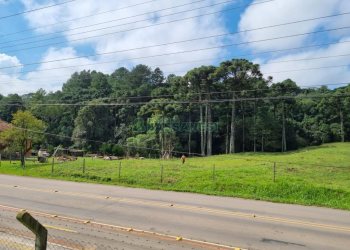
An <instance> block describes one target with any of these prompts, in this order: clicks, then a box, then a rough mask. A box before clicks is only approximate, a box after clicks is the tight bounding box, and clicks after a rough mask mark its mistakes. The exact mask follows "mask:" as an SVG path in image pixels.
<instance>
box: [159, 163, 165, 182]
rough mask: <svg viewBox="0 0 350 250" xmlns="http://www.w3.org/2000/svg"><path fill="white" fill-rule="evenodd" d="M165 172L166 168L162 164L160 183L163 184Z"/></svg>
mask: <svg viewBox="0 0 350 250" xmlns="http://www.w3.org/2000/svg"><path fill="white" fill-rule="evenodd" d="M163 172H164V166H163V164H162V165H161V167H160V183H163Z"/></svg>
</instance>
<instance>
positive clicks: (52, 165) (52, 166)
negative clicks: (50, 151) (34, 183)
mask: <svg viewBox="0 0 350 250" xmlns="http://www.w3.org/2000/svg"><path fill="white" fill-rule="evenodd" d="M54 167H55V157H52V164H51V174H53V171H54Z"/></svg>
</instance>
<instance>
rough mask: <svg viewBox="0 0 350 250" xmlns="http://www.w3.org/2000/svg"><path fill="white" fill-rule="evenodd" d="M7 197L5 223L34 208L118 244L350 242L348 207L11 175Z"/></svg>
mask: <svg viewBox="0 0 350 250" xmlns="http://www.w3.org/2000/svg"><path fill="white" fill-rule="evenodd" d="M0 205H1V206H0V215H1V216H0V226H1V221H2V220H1V218H3V221H6V218H7V220H10V218H11V216H10V215H9V214H11V211H12V213H14V212H16V211H18V209H27V210H29V212H31V213H34V215H35V216H37V217H38V218H39V221H43V223H44V224H45V223H46V224H49V225H51V226H50V228H51V229H50V228H49V231H50V230H51V232H55V233H56V234H62V235H61V236H62V237H63V238H64V237H66V238H67V237H68V236H67V235H70V237H71V238H74V237H75V238H76V239H77V240H78V241H79V242H80V241H84V242H97V243H96V244H101V245H104V246H109V247H112V246H117V245H120V246H121V247H120V248H119V247H116V248H113V247H112V249H118V248H119V249H145V248H146V246H147V248H152V249H154V248H155V249H218V248H220V247H221V248H223V249H224V248H225V246H231V247H239V248H243V249H350V212H349V211H342V210H334V209H326V208H318V207H305V206H298V205H286V204H276V203H270V202H263V201H251V200H244V199H235V198H226V197H215V196H206V195H199V194H190V193H177V192H164V191H154V190H145V189H134V188H124V187H115V186H104V185H95V184H85V183H74V182H65V181H55V180H43V179H35V178H29V177H15V176H4V175H0ZM38 212H41V213H38ZM66 217H69V218H66ZM3 224H4V223H3ZM5 224H6V223H5ZM73 232H74V233H73ZM153 233H159V234H153ZM114 234H117V235H121V236H120V237H119V236H118V237H116V236H114ZM106 235H107V236H108V235H112V236H113V237H111V236H108V237H107V236H106ZM0 236H1V235H0ZM177 237H180V238H177ZM0 238H1V237H0ZM176 238H177V240H179V239H180V241H177V240H176ZM111 239H114V241H113V240H112V241H111ZM126 239H127V240H126ZM181 239H182V240H181ZM189 239H193V240H194V241H191V240H189ZM135 242H136V243H135ZM203 242H209V243H210V244H205V243H203ZM134 243H135V244H134ZM212 243H213V244H212ZM114 244H115V245H114ZM216 244H220V245H216ZM96 249H103V247H97V248H96Z"/></svg>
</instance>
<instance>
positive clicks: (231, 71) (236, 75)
mask: <svg viewBox="0 0 350 250" xmlns="http://www.w3.org/2000/svg"><path fill="white" fill-rule="evenodd" d="M213 78H215V79H216V80H217V81H218V82H220V83H222V88H221V89H225V90H227V91H231V93H232V94H231V95H232V102H231V125H230V140H229V152H230V153H235V152H236V149H235V144H236V142H235V140H236V130H237V128H236V125H237V117H236V112H237V111H236V101H237V100H236V99H237V93H238V92H239V91H241V90H243V89H252V86H253V84H254V82H256V81H260V80H261V79H262V73H261V72H260V69H259V65H257V64H253V63H252V62H249V61H248V60H246V59H233V60H231V61H225V62H222V63H221V64H220V66H219V67H218V68H217V69H216V71H215V73H214V74H213Z"/></svg>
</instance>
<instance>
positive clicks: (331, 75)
mask: <svg viewBox="0 0 350 250" xmlns="http://www.w3.org/2000/svg"><path fill="white" fill-rule="evenodd" d="M348 11H350V1H346V0H308V1H303V0H293V1H289V0H278V1H273V2H271V3H268V4H262V5H254V6H252V7H249V8H247V9H246V11H245V12H244V13H243V14H242V15H241V20H240V23H239V29H240V30H247V29H254V28H258V27H263V26H269V25H274V24H280V23H287V22H292V21H297V20H304V19H309V18H314V17H321V16H327V15H333V14H338V13H344V12H348ZM349 23H350V15H342V16H337V17H332V18H324V19H318V20H314V21H309V22H302V23H297V24H292V25H286V26H280V27H275V28H269V29H262V30H259V31H253V32H246V33H244V34H242V36H241V39H242V40H243V41H254V40H261V39H266V38H272V37H280V36H288V35H293V34H298V33H306V32H313V31H316V30H318V29H332V28H338V27H345V26H348V25H349ZM327 40H331V41H333V42H338V41H350V29H343V30H341V31H334V32H326V33H324V34H322V36H320V35H311V34H310V35H306V36H298V37H294V38H288V39H280V40H273V41H267V42H261V43H251V44H249V45H247V46H245V48H246V49H250V50H253V51H254V52H260V51H268V50H278V49H286V48H293V47H300V46H307V45H310V44H322V43H326V42H325V41H327ZM349 51H350V43H338V44H333V45H330V46H327V47H326V46H323V47H313V48H309V49H307V50H304V51H303V52H298V51H297V50H295V51H288V52H285V53H279V54H278V53H276V54H277V55H276V54H275V55H272V56H271V57H269V58H266V57H258V58H255V59H254V61H256V62H260V63H262V62H265V63H267V64H266V65H262V67H261V68H262V71H263V72H264V73H266V74H268V75H272V76H273V77H274V80H275V82H276V81H282V80H285V79H287V78H291V79H293V80H294V81H296V82H297V83H298V84H299V85H302V86H305V85H309V86H310V85H319V84H332V83H342V82H350V72H349V70H348V69H349V67H334V66H339V65H348V64H349V59H350V56H343V57H331V58H324V59H319V60H300V59H308V58H315V57H329V56H335V55H344V54H349V53H350V52H349ZM288 60H292V61H293V60H294V61H293V62H284V63H274V62H280V61H288ZM295 60H300V61H295ZM307 68H324V69H315V70H302V69H307ZM298 69H300V71H293V70H298ZM280 71H289V72H284V73H273V72H280ZM269 73H272V74H269Z"/></svg>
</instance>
